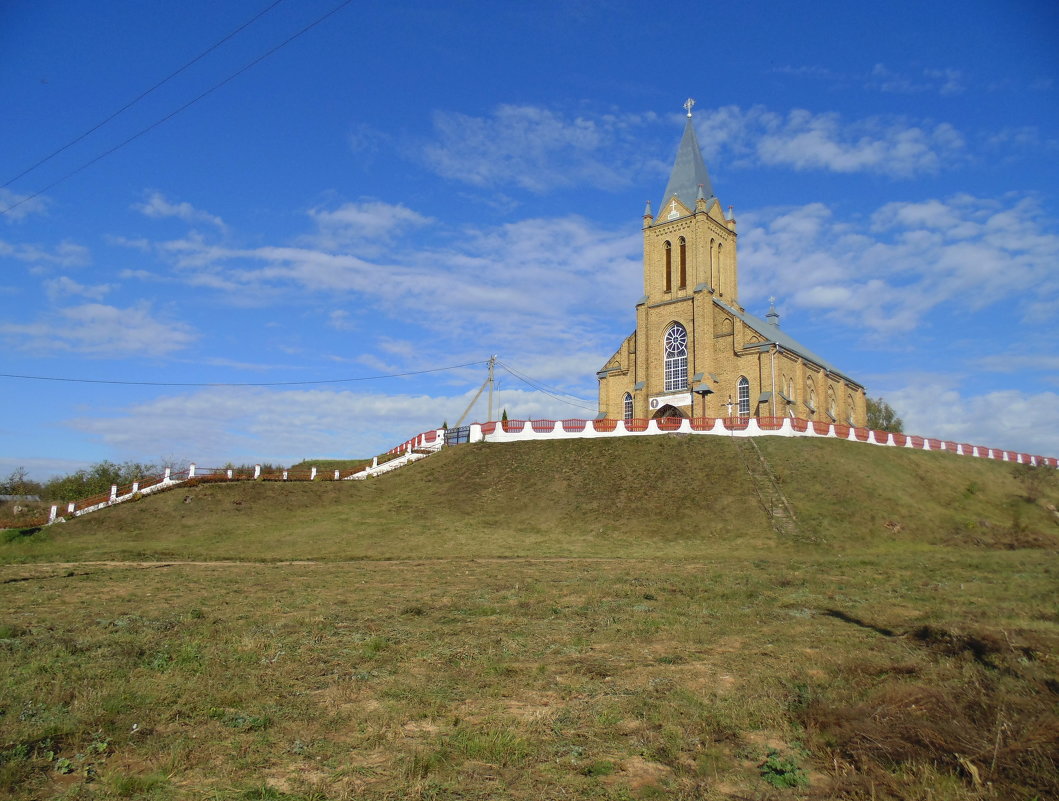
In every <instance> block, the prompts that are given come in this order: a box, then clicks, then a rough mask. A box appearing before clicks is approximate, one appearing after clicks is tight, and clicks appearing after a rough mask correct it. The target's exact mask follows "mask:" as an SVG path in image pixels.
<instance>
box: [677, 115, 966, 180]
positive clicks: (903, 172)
mask: <svg viewBox="0 0 1059 801" xmlns="http://www.w3.org/2000/svg"><path fill="white" fill-rule="evenodd" d="M695 119H696V125H697V129H698V131H699V135H700V141H701V143H702V146H703V150H704V151H705V152H706V155H707V156H708V157H710V158H711V159H722V160H725V161H731V160H732V159H733V158H734V159H735V160H736V161H735V163H736V164H741V165H749V164H765V165H769V166H779V167H791V168H793V169H796V170H829V171H831V172H839V173H850V172H869V173H878V174H881V175H888V176H891V177H895V178H908V177H911V176H914V175H920V174H923V173H936V172H938V171H939V170H940V169H941V168H942V167H945V166H948V165H949V164H952V163H954V162H957V161H959V160H961V159H962V158H964V154H965V151H966V145H965V142H964V138H963V136H962V135H961V134H960V133H959V132H958V131H957V130H956V129H955V128H953V127H952V126H951V125H949V124H948V123H931V122H925V121H920V122H918V123H915V122H912V121H909V120H907V119H904V118H900V117H892V118H884V117H866V118H863V119H860V120H855V121H847V120H845V119H843V117H842V116H841V115H840V114H836V113H815V114H814V113H812V112H810V111H806V110H804V109H794V110H792V111H789V112H787V113H786V114H781V113H777V112H773V111H769V110H768V109H766V108H765V107H763V106H752V107H751V108H748V109H742V108H739V107H738V106H723V107H721V108H717V109H706V110H704V111H703V112H701V113H697V114H696V116H695Z"/></svg>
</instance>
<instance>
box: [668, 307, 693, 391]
mask: <svg viewBox="0 0 1059 801" xmlns="http://www.w3.org/2000/svg"><path fill="white" fill-rule="evenodd" d="M664 345H665V379H666V381H665V391H666V392H680V391H681V390H684V389H687V388H688V332H687V329H685V328H684V326H682V325H681V324H680V323H673V325H671V326H670V327H669V330H668V331H666V336H665V343H664Z"/></svg>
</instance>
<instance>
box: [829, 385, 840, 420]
mask: <svg viewBox="0 0 1059 801" xmlns="http://www.w3.org/2000/svg"><path fill="white" fill-rule="evenodd" d="M827 416H828V417H830V418H831V419H832V420H837V419H838V401H836V400H835V391H834V390H833V389H828V390H827Z"/></svg>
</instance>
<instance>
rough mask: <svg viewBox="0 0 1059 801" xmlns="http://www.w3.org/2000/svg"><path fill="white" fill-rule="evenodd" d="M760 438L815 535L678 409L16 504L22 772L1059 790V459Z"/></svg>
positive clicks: (16, 749) (77, 780)
mask: <svg viewBox="0 0 1059 801" xmlns="http://www.w3.org/2000/svg"><path fill="white" fill-rule="evenodd" d="M757 442H758V445H759V447H760V449H761V451H762V453H763V454H764V455H765V457H766V458H767V459H768V461H769V463H770V465H771V466H772V468H773V470H774V472H775V473H776V474H777V476H778V478H779V480H780V484H781V486H782V488H783V490H784V492H785V494H786V495H787V497H788V499H789V500H790V502H791V504H792V506H793V507H794V509H795V511H796V514H797V517H798V529H797V534H796V535H794V536H793V537H789V538H781V537H779V536H777V535H776V534H775V533H774V532H773V530H772V528H771V527H770V525H769V521H768V518H767V517H766V515H765V514H764V512H763V511H762V509H761V507H760V505H759V504H758V502H757V500H756V497H755V495H754V492H753V486H752V483H751V480H750V479H749V477H748V476H747V474H746V471H745V470H744V469H743V468H742V465H741V463H740V461H739V457H738V455H737V453H736V451H735V448H736V447H737V446H736V444H735V443H733V442H732V441H731V440H728V439H725V438H721V437H679V436H673V437H652V438H643V439H624V440H605V441H601V440H596V441H593V440H578V441H571V442H536V443H519V444H509V445H474V446H470V445H468V446H460V447H459V448H454V449H450V450H446V451H443V452H441V453H438V454H436V455H433V456H431V457H430V458H428V459H425V460H423V461H421V462H419V463H416V464H414V465H411V466H409V467H407V468H402V469H401V470H399V471H396V472H395V473H392V474H389V475H387V476H384V477H381V478H379V479H373V480H369V481H364V482H359V481H358V482H352V481H350V482H340V483H331V482H326V483H313V484H308V483H290V484H279V483H268V484H264V483H239V484H230V485H215V484H203V485H199V486H194V487H178V488H176V489H175V490H173V491H171V492H168V493H164V494H161V495H158V496H153V497H149V498H145V499H144V500H142V501H138V502H135V503H126V504H122V505H119V506H116V507H114V508H112V509H108V510H105V511H103V512H99V513H96V514H92V515H88V516H86V517H84V518H80V519H78V520H75V521H71V522H69V523H65V524H62V525H58V526H52V527H49V528H47V529H43V530H41V531H40V532H37V533H29V534H27V535H17V534H14V533H9V534H8V538H7V542H5V543H3V544H0V582H2V583H0V610H4V611H2V612H0V698H2V701H0V793H3V794H6V795H8V796H10V797H12V798H18V799H31V798H33V799H36V798H100V799H104V798H156V799H177V798H181V799H182V798H196V799H198V798H232V799H255V798H256V799H291V800H292V801H293V800H296V799H323V798H369V799H384V798H461V799H468V798H473V799H477V798H481V799H485V798H512V799H524V798H559V797H575V798H600V799H630V798H663V797H664V798H688V799H691V798H704V799H718V801H719V800H720V799H729V800H735V799H771V798H798V797H807V798H818V799H824V798H845V799H879V800H880V801H881V800H882V799H903V798H924V799H925V798H931V799H937V801H944V800H945V799H952V801H964V800H965V799H993V798H998V799H999V798H1004V799H1007V798H1011V799H1024V800H1025V801H1030V799H1035V798H1036V799H1045V798H1054V797H1057V796H1059V779H1057V776H1059V771H1057V770H1056V765H1057V763H1059V667H1057V654H1059V615H1057V614H1056V607H1055V598H1056V589H1057V586H1059V585H1057V581H1056V577H1057V575H1059V560H1057V559H1056V553H1057V544H1059V539H1057V536H1056V535H1057V532H1059V526H1057V525H1056V518H1055V515H1054V513H1053V512H1052V511H1050V510H1049V509H1048V508H1047V506H1046V504H1048V503H1052V504H1055V503H1056V502H1057V501H1059V491H1057V488H1056V486H1055V485H1054V484H1052V485H1051V486H1050V487H1046V488H1045V489H1044V490H1043V494H1042V495H1041V497H1040V498H1038V499H1036V500H1034V501H1029V500H1027V499H1026V497H1025V496H1026V495H1027V491H1028V490H1027V485H1026V483H1025V482H1024V481H1020V480H1019V479H1017V478H1016V477H1015V475H1014V471H1013V466H1012V465H1007V464H1002V463H995V462H987V461H983V460H977V459H970V458H965V457H954V456H951V455H948V454H944V453H924V452H912V451H903V450H897V449H887V448H877V447H869V446H863V445H858V444H856V443H846V442H837V441H816V440H812V441H806V440H786V439H782V438H762V439H759V440H758V441H757ZM1031 494H1032V493H1031Z"/></svg>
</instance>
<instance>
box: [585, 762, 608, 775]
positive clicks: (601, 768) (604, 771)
mask: <svg viewBox="0 0 1059 801" xmlns="http://www.w3.org/2000/svg"><path fill="white" fill-rule="evenodd" d="M615 770H616V768H615V765H614V763H613V762H611V761H610V760H608V759H597V760H596V761H594V762H590V763H589V764H587V765H585V767H583V768H582V769H581V772H582V773H583V774H585V775H586V776H609V775H610V774H612V773H613V772H614V771H615Z"/></svg>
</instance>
